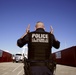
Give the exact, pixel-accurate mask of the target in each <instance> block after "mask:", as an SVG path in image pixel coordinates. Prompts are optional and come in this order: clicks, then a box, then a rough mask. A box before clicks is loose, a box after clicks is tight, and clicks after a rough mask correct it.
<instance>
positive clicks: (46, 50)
mask: <svg viewBox="0 0 76 75" xmlns="http://www.w3.org/2000/svg"><path fill="white" fill-rule="evenodd" d="M51 47H52V38H51V35H50V33H48V32H31V33H29V44H28V59H31V60H48V59H49V56H50V53H51Z"/></svg>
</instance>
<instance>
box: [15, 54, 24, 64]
mask: <svg viewBox="0 0 76 75" xmlns="http://www.w3.org/2000/svg"><path fill="white" fill-rule="evenodd" d="M15 62H16V63H18V62H23V54H20V53H17V54H15Z"/></svg>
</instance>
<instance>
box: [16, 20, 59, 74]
mask: <svg viewBox="0 0 76 75" xmlns="http://www.w3.org/2000/svg"><path fill="white" fill-rule="evenodd" d="M35 29H36V30H35V31H32V32H29V26H28V28H27V29H26V33H25V34H24V35H23V36H22V37H21V38H20V39H18V40H17V45H18V46H19V47H23V46H24V45H25V44H28V61H27V62H28V63H30V64H29V68H30V69H29V71H28V73H29V74H27V73H26V71H27V70H25V68H26V67H25V66H24V70H25V74H27V75H53V74H52V72H51V70H50V69H49V67H48V66H47V64H48V62H49V59H50V56H51V48H52V47H55V48H56V49H58V48H59V47H60V42H59V41H58V40H56V39H55V37H54V35H53V29H52V31H51V32H46V31H45V27H44V23H43V22H41V21H38V22H37V23H36V26H35ZM50 62H51V60H50ZM24 63H25V62H24Z"/></svg>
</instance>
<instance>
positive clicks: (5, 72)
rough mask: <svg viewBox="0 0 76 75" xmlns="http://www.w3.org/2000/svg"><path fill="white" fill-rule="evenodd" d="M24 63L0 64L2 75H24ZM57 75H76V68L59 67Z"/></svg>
mask: <svg viewBox="0 0 76 75" xmlns="http://www.w3.org/2000/svg"><path fill="white" fill-rule="evenodd" d="M23 74H24V70H23V63H12V62H10V63H0V75H23ZM55 75H76V67H69V66H64V65H57V69H56V71H55Z"/></svg>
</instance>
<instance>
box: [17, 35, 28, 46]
mask: <svg viewBox="0 0 76 75" xmlns="http://www.w3.org/2000/svg"><path fill="white" fill-rule="evenodd" d="M28 37H29V35H28V34H27V35H26V36H24V37H23V38H20V39H18V40H17V45H18V46H19V47H23V46H24V45H25V44H27V43H28V42H29V38H28Z"/></svg>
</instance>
